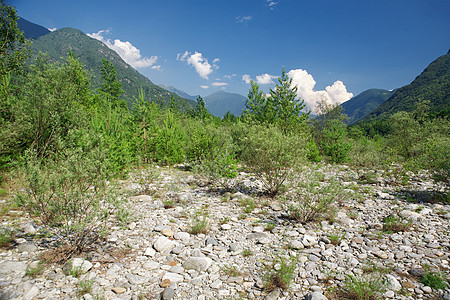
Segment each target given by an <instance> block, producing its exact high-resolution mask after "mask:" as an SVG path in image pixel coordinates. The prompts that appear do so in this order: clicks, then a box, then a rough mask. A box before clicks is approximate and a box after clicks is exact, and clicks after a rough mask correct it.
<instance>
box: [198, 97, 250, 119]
mask: <svg viewBox="0 0 450 300" xmlns="http://www.w3.org/2000/svg"><path fill="white" fill-rule="evenodd" d="M204 100H205V104H206V108H207V109H208V111H209V112H210V113H211V114H213V115H215V116H217V117H223V116H224V115H225V114H226V113H227V111H230V113H232V114H233V115H235V116H240V115H241V113H242V110H243V109H244V108H245V102H246V101H247V98H246V97H244V96H242V95H240V94H233V93H227V92H224V91H218V92H215V93H214V94H211V95H209V96H207V97H205V98H204Z"/></svg>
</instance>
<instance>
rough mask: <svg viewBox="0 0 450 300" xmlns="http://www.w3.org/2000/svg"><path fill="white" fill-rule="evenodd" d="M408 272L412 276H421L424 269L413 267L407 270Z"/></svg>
mask: <svg viewBox="0 0 450 300" xmlns="http://www.w3.org/2000/svg"><path fill="white" fill-rule="evenodd" d="M408 273H409V274H411V275H412V276H414V277H422V276H423V275H424V274H425V270H424V269H420V268H413V269H411V270H409V271H408Z"/></svg>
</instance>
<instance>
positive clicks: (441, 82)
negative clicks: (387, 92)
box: [362, 53, 450, 122]
mask: <svg viewBox="0 0 450 300" xmlns="http://www.w3.org/2000/svg"><path fill="white" fill-rule="evenodd" d="M422 100H429V101H430V111H431V112H432V113H439V112H444V111H447V112H448V110H449V109H450V53H447V54H446V55H443V56H441V57H438V58H437V59H436V60H434V61H433V62H432V63H431V64H430V65H429V66H428V67H427V68H426V69H425V70H424V71H423V72H422V73H421V74H420V75H419V76H417V77H416V79H414V81H413V82H411V83H410V84H408V85H406V86H404V87H402V88H399V89H398V90H396V91H395V93H394V94H393V95H392V96H391V97H390V98H389V99H388V100H386V102H384V103H383V104H381V105H380V106H379V107H378V108H377V109H376V110H374V111H373V112H372V113H370V114H369V115H367V116H366V117H365V118H364V119H363V120H362V121H363V122H365V121H370V120H375V119H386V118H388V117H389V116H390V115H392V114H394V113H396V112H398V111H412V110H414V109H415V107H416V105H417V104H418V103H419V102H420V101H422Z"/></svg>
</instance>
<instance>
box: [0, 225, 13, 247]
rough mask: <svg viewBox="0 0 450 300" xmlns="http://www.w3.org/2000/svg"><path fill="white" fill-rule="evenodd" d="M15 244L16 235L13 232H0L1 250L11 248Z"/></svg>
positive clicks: (6, 230)
mask: <svg viewBox="0 0 450 300" xmlns="http://www.w3.org/2000/svg"><path fill="white" fill-rule="evenodd" d="M13 242H14V233H13V232H12V231H11V230H8V229H4V230H1V232H0V248H5V247H9V246H11V245H12V243H13Z"/></svg>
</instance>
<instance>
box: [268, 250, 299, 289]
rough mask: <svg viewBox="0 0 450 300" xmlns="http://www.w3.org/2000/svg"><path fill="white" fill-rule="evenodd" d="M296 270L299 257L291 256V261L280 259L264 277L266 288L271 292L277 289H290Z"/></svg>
mask: <svg viewBox="0 0 450 300" xmlns="http://www.w3.org/2000/svg"><path fill="white" fill-rule="evenodd" d="M296 268H297V256H290V257H289V259H286V258H284V257H282V256H280V257H278V258H277V259H276V260H275V261H274V262H273V264H272V266H271V267H270V268H269V269H268V270H267V272H266V274H265V276H264V281H265V283H264V288H265V289H266V290H267V291H269V292H271V291H273V290H275V289H276V288H280V289H282V290H287V289H289V286H290V285H291V281H292V276H293V275H294V271H295V269H296Z"/></svg>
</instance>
